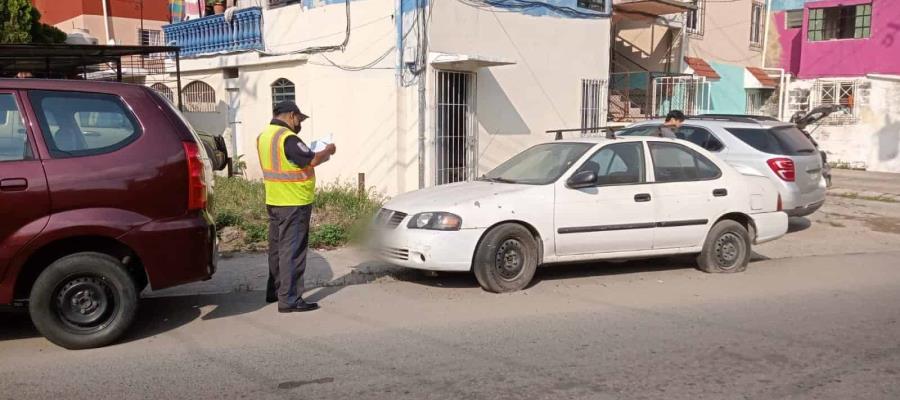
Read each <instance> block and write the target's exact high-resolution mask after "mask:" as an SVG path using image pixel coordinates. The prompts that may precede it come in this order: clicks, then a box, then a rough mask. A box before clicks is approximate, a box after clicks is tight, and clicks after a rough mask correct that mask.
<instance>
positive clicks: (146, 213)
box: [0, 79, 216, 349]
mask: <svg viewBox="0 0 900 400" xmlns="http://www.w3.org/2000/svg"><path fill="white" fill-rule="evenodd" d="M211 179H212V169H211V168H210V161H209V157H208V155H207V153H206V151H204V150H203V147H202V144H201V142H200V139H199V138H198V137H197V135H196V133H194V131H193V130H192V129H191V127H190V125H189V124H188V123H187V122H186V121H185V120H184V119H183V118H182V117H181V114H180V113H179V112H178V111H177V110H175V109H174V108H173V107H172V105H171V103H170V102H169V101H168V100H166V99H165V98H163V97H161V96H160V95H158V94H156V92H154V91H153V90H151V89H149V88H147V87H144V86H137V85H127V84H118V83H104V82H87V81H52V80H32V79H17V80H2V79H0V306H15V307H21V306H25V305H27V306H28V310H29V312H30V314H31V319H32V321H33V322H34V325H35V326H36V327H37V329H38V331H40V332H41V334H43V335H44V336H45V337H47V338H48V339H49V340H50V341H52V342H53V343H56V344H58V345H60V346H63V347H66V348H70V349H80V348H90V347H98V346H103V345H106V344H109V343H111V342H113V341H115V340H116V339H117V338H118V337H120V336H121V335H122V334H123V333H124V332H125V330H126V329H127V328H128V326H129V325H130V324H131V322H132V320H133V319H134V316H135V312H136V310H137V305H138V295H139V294H140V292H141V291H142V290H143V289H144V288H145V287H146V286H147V285H148V284H149V285H150V286H151V287H152V288H153V289H161V288H166V287H170V286H174V285H179V284H183V283H187V282H193V281H198V280H205V279H209V278H210V277H211V276H212V274H213V272H214V271H215V267H216V234H215V226H214V223H213V220H212V216H211V214H210V203H211V193H212V181H211Z"/></svg>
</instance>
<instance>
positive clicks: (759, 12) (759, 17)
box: [750, 2, 766, 48]
mask: <svg viewBox="0 0 900 400" xmlns="http://www.w3.org/2000/svg"><path fill="white" fill-rule="evenodd" d="M765 8H766V6H765V5H764V4H763V3H760V2H753V4H752V5H751V6H750V46H751V47H754V48H760V47H762V38H763V19H764V18H766V13H765Z"/></svg>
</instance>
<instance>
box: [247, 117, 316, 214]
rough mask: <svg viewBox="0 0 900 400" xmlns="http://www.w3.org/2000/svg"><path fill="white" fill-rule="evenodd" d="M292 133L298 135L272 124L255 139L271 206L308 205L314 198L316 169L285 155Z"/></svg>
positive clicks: (267, 202)
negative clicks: (296, 162)
mask: <svg viewBox="0 0 900 400" xmlns="http://www.w3.org/2000/svg"><path fill="white" fill-rule="evenodd" d="M291 135H296V134H295V133H293V132H291V131H290V130H289V129H287V128H284V127H281V126H278V125H269V127H268V128H266V130H264V131H263V133H262V134H260V135H259V136H258V137H257V138H256V151H257V152H258V153H259V164H260V166H262V172H263V182H264V183H265V186H266V204H268V205H270V206H305V205H309V204H312V202H313V200H315V196H316V170H315V169H314V168H313V167H312V166H307V167H306V168H300V167H298V166H296V165H294V163H292V162H291V161H290V160H288V158H287V156H286V155H285V154H284V142H285V140H287V138H288V137H289V136H291Z"/></svg>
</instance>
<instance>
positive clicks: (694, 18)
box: [685, 0, 706, 36]
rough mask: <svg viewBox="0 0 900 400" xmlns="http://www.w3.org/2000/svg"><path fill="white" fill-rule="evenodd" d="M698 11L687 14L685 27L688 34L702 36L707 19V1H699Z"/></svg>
mask: <svg viewBox="0 0 900 400" xmlns="http://www.w3.org/2000/svg"><path fill="white" fill-rule="evenodd" d="M696 5H697V9H696V10H691V11H688V12H687V16H686V21H685V27H687V31H688V33H691V34H694V35H698V36H702V35H703V25H704V20H705V19H706V0H697V3H696Z"/></svg>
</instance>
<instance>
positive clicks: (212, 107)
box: [184, 81, 216, 112]
mask: <svg viewBox="0 0 900 400" xmlns="http://www.w3.org/2000/svg"><path fill="white" fill-rule="evenodd" d="M184 108H185V110H186V111H189V112H216V92H215V91H214V90H213V88H212V86H209V85H207V84H206V83H204V82H200V81H194V82H191V83H189V84H187V86H185V87H184Z"/></svg>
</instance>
